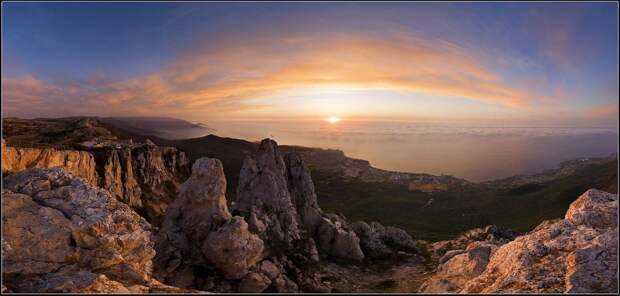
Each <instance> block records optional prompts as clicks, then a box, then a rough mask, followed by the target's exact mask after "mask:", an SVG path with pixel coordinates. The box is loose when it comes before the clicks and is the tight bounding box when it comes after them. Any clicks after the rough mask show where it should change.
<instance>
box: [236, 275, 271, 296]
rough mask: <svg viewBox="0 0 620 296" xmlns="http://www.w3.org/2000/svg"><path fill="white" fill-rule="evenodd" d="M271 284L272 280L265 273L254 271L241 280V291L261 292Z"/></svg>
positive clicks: (239, 289)
mask: <svg viewBox="0 0 620 296" xmlns="http://www.w3.org/2000/svg"><path fill="white" fill-rule="evenodd" d="M269 285H271V280H270V279H269V277H267V276H266V275H264V274H260V273H256V272H252V273H249V274H248V275H246V276H245V277H243V279H241V281H240V282H239V288H238V291H239V293H261V292H263V291H265V289H267V287H269Z"/></svg>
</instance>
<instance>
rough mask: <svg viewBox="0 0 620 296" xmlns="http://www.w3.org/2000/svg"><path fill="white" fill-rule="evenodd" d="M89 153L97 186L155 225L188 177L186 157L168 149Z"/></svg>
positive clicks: (132, 149)
mask: <svg viewBox="0 0 620 296" xmlns="http://www.w3.org/2000/svg"><path fill="white" fill-rule="evenodd" d="M92 153H93V154H94V155H95V160H96V163H97V171H98V174H99V186H101V187H102V188H104V189H107V190H109V191H110V192H111V193H112V194H113V195H114V196H115V197H116V198H117V199H118V200H121V201H123V202H125V203H127V204H128V205H130V206H131V207H132V208H134V209H135V210H137V211H138V212H140V213H141V214H142V215H143V216H144V217H146V218H147V220H148V221H149V222H151V223H152V224H154V225H159V224H161V222H162V221H163V217H164V212H165V211H166V208H167V206H168V205H169V204H170V203H171V202H172V201H173V200H174V199H175V198H176V195H177V193H178V192H179V186H180V184H181V183H182V182H183V181H184V180H185V179H186V178H187V177H188V176H189V161H188V160H187V157H185V153H183V152H181V151H178V150H177V149H175V148H171V147H159V146H155V145H150V144H148V145H141V146H134V147H131V148H128V147H126V148H121V149H116V148H105V149H97V150H93V152H92Z"/></svg>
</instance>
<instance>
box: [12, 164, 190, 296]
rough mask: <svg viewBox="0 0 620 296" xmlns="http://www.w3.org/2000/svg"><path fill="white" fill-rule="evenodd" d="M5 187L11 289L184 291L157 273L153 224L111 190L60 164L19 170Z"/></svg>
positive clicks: (38, 290) (35, 290)
mask: <svg viewBox="0 0 620 296" xmlns="http://www.w3.org/2000/svg"><path fill="white" fill-rule="evenodd" d="M3 187H4V188H5V189H3V192H2V215H3V223H2V232H3V238H2V240H3V245H2V250H3V262H2V267H3V268H2V277H3V284H5V285H6V286H7V288H9V289H10V290H11V291H14V292H128V291H129V292H135V291H137V290H140V291H153V289H155V290H157V289H162V290H170V291H181V290H175V289H176V288H174V287H168V286H166V285H163V284H161V283H159V282H158V281H156V280H153V279H152V276H151V274H152V261H151V259H152V258H153V256H154V255H155V251H154V249H153V243H152V242H151V239H150V237H151V232H150V225H149V224H148V222H147V221H146V220H144V218H142V217H140V216H139V215H138V214H137V213H135V212H134V211H133V210H132V209H131V208H130V207H129V206H127V205H126V204H124V203H122V202H119V201H117V200H116V198H114V197H113V196H112V195H111V194H110V193H109V192H108V191H106V190H103V189H101V188H97V187H94V186H92V185H91V184H89V183H88V182H86V181H85V180H84V179H82V178H78V177H74V176H73V175H71V174H69V173H67V172H66V171H65V170H64V169H62V168H52V169H39V168H31V169H27V170H25V171H22V172H18V173H14V174H11V175H9V176H5V178H4V180H3ZM42 238H45V239H42Z"/></svg>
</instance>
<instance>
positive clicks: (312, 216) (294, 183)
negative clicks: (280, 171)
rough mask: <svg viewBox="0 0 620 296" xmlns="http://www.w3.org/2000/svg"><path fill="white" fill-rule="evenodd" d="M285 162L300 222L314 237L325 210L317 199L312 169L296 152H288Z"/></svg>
mask: <svg viewBox="0 0 620 296" xmlns="http://www.w3.org/2000/svg"><path fill="white" fill-rule="evenodd" d="M284 162H285V164H286V168H287V184H288V189H289V192H290V194H291V200H292V202H293V205H294V206H295V209H296V211H297V214H298V215H299V220H300V223H301V224H302V225H303V227H304V228H305V230H306V232H307V234H308V236H310V237H314V236H315V234H316V231H317V229H318V227H319V223H320V222H321V218H322V216H323V211H322V210H321V208H320V207H319V203H318V201H317V197H316V193H315V191H314V183H313V182H312V177H311V176H310V170H309V169H308V167H307V166H306V165H305V163H304V161H303V159H302V158H301V156H300V155H299V154H296V153H288V154H286V155H285V156H284Z"/></svg>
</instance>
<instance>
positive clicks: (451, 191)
mask: <svg viewBox="0 0 620 296" xmlns="http://www.w3.org/2000/svg"><path fill="white" fill-rule="evenodd" d="M12 120H13V119H11V120H4V121H3V123H4V126H3V128H6V130H9V131H10V132H7V133H5V135H4V136H5V137H6V138H5V139H6V142H5V139H3V143H2V144H3V145H2V170H3V192H2V214H3V224H2V227H3V229H2V230H3V238H2V264H3V275H2V278H3V287H2V288H3V291H8V292H198V291H210V292H415V291H423V292H457V291H471V292H496V291H498V292H564V291H573V292H579V291H582V292H583V291H594V292H609V291H612V292H613V291H615V290H617V286H614V285H613V283H611V282H610V281H609V279H610V278H611V279H617V258H616V257H615V256H614V255H612V254H615V253H616V251H617V240H618V236H617V222H616V221H617V195H612V194H608V193H605V192H602V191H597V190H589V191H587V189H589V188H590V187H589V186H591V185H592V184H594V186H592V187H595V188H596V187H598V188H601V189H607V190H610V191H611V190H613V189H614V188H616V190H617V181H616V180H615V179H612V177H613V176H617V175H615V174H616V172H615V171H614V172H613V173H612V172H611V169H612V168H613V169H616V168H617V158H616V157H610V158H608V159H596V160H587V161H578V162H571V163H568V164H565V165H563V166H562V167H561V168H560V169H558V170H553V171H549V172H545V173H544V174H541V175H539V176H536V177H532V176H523V177H518V178H513V179H509V180H498V181H495V182H490V183H488V184H487V183H485V184H480V183H470V182H467V181H465V180H460V179H456V178H453V177H448V176H431V175H424V174H407V173H395V172H388V171H382V170H379V169H375V168H372V167H371V166H370V165H369V164H368V163H367V162H365V161H362V160H354V159H350V158H347V157H346V156H344V154H343V153H342V152H340V151H335V150H321V149H314V148H303V147H292V146H278V145H277V144H276V143H275V142H274V141H272V140H268V139H265V140H263V141H262V142H261V143H251V142H245V141H241V140H235V139H223V138H218V137H215V136H208V137H204V138H198V139H189V140H174V141H173V140H164V139H160V138H157V137H151V136H149V137H148V139H147V137H145V136H140V135H134V134H132V133H130V132H128V131H124V130H121V129H118V128H117V127H113V126H108V125H106V124H105V123H103V122H101V121H99V120H97V119H94V118H73V119H62V120H32V121H28V120H17V122H12ZM7 123H8V124H7ZM50 129H51V130H52V131H53V132H52V131H50ZM36 134H39V135H40V136H36ZM54 134H56V135H62V137H64V138H61V139H57V138H56V137H55V136H54ZM25 142H27V143H28V144H24V145H23V146H27V147H22V146H19V145H20V143H22V144H23V143H25ZM165 145H167V146H168V147H166V146H165ZM205 156H207V157H205ZM228 164H231V165H230V166H229V165H228ZM330 164H334V165H330ZM190 167H191V170H190ZM235 171H236V172H235ZM519 180H524V181H519ZM532 182H534V183H532ZM614 182H616V183H615V184H614ZM412 183H415V184H417V185H415V186H412V185H411V184H412ZM420 184H422V185H424V184H431V185H432V186H426V187H424V186H423V187H422V188H421V187H420V186H419V185H420ZM531 184H535V185H536V186H533V185H531ZM338 186H340V187H338ZM524 186H525V187H524ZM606 186H607V187H606ZM613 186H615V187H613ZM582 188H583V190H582ZM580 190H581V192H580V193H577V192H578V191H580ZM586 191H587V192H586ZM583 192H586V193H585V194H582V193H583ZM394 193H397V194H396V195H395V194H394ZM398 194H402V196H398ZM573 194H576V196H575V197H572V196H573ZM381 195H383V197H382V198H383V200H381V199H377V198H378V197H380V196H381ZM580 195H581V197H579V196H580ZM231 196H232V197H231ZM395 197H397V198H395ZM414 197H417V199H416V198H414ZM577 197H579V198H578V199H577ZM330 199H335V200H330ZM534 201H535V202H534ZM376 202H380V204H375V203H376ZM524 202H526V203H525V204H523V203H524ZM466 203H469V204H468V205H467V206H465V204H466ZM528 203H534V205H531V204H528ZM517 204H518V205H519V206H520V207H521V208H514V207H515V206H516V205H517ZM565 204H566V206H565V207H564V205H565ZM407 205H408V206H409V208H407V207H403V206H407ZM398 206H400V208H397V207H398ZM569 206H570V208H569ZM510 207H513V208H510ZM537 207H540V208H543V207H546V208H548V209H545V211H544V212H536V211H534V213H529V212H531V211H532V209H533V208H537ZM567 208H568V212H567ZM334 209H336V211H334ZM396 209H398V211H396ZM464 209H471V211H474V210H477V211H478V212H473V213H474V214H476V215H483V214H484V215H487V216H484V217H488V219H489V220H488V221H487V220H485V219H482V220H480V221H477V220H475V219H473V220H467V218H463V217H465V216H459V215H456V213H459V214H461V213H463V210H464ZM425 211H428V212H429V213H425ZM481 211H482V212H481ZM484 211H491V212H492V211H497V213H496V214H495V213H494V212H492V213H485V212H484ZM333 212H336V213H333ZM384 212H391V213H392V215H391V216H398V215H397V213H403V212H405V213H407V215H408V220H410V221H411V224H406V223H404V224H405V225H409V226H410V227H407V228H405V230H403V229H400V228H396V227H393V226H401V225H403V223H393V224H392V223H387V222H386V221H399V222H402V221H401V220H398V217H397V219H392V220H390V219H389V218H390V215H385V216H384ZM343 213H344V214H343ZM564 213H566V214H565V215H564ZM490 214H492V215H490ZM431 215H438V216H435V217H432V216H431ZM449 215H453V216H455V217H448V216H449ZM501 215H506V216H507V217H500V216H501ZM519 215H521V216H519ZM557 215H560V217H562V216H565V219H563V220H558V221H545V222H542V224H540V225H539V226H538V227H536V228H535V229H534V230H532V231H530V230H531V229H533V228H534V227H535V226H536V225H538V224H539V223H541V221H543V220H545V219H552V218H556V216H557ZM369 217H370V219H368V218H369ZM376 217H381V218H384V219H375V218H376ZM352 218H353V219H352ZM515 218H518V219H517V221H510V220H515ZM519 219H521V220H519ZM362 220H365V221H368V222H363V221H362ZM377 220H381V221H377ZM444 220H447V221H444ZM612 220H613V223H612V222H611V221H612ZM353 221H357V222H353ZM372 221H374V222H372ZM432 221H434V222H435V223H436V224H438V225H430V224H428V225H426V226H424V225H425V224H424V223H429V222H432ZM463 221H470V222H468V223H462V222H463ZM471 221H473V222H471ZM503 221H506V222H508V223H504V222H503ZM490 222H493V223H496V224H499V225H497V226H496V225H490V226H486V225H487V224H490ZM497 222H500V223H497ZM449 223H457V224H458V223H462V224H459V225H458V226H448V224H449ZM506 224H510V225H517V226H519V227H514V228H516V231H515V230H511V229H509V228H506ZM532 224H533V225H532ZM388 225H390V226H388ZM421 225H422V226H421ZM471 225H473V226H475V227H480V226H486V227H483V228H476V229H471V230H468V231H461V230H460V229H463V228H464V227H469V226H471ZM529 225H532V226H531V227H530V226H529ZM425 227H426V228H425ZM440 227H444V228H445V229H443V232H438V235H431V234H432V232H430V231H429V229H439V228H440ZM475 227H469V228H475ZM528 227H529V228H528ZM466 229H468V228H465V229H463V230H466ZM438 231H440V230H438ZM528 231H529V232H528ZM526 232H527V233H526ZM417 233H422V234H423V235H420V236H418V235H414V236H413V237H412V236H411V234H417ZM41 237H45V238H46V239H45V240H43V241H42V240H41ZM429 238H431V239H430V240H429ZM421 239H426V240H421ZM440 239H449V240H443V241H437V240H440ZM614 242H615V244H614ZM506 262H508V263H506ZM592 274H594V275H595V276H594V277H593V276H592ZM599 274H600V276H599ZM524 280H527V281H530V282H531V284H529V285H527V286H523V285H516V284H515V283H522V282H523V281H524ZM613 282H614V283H615V281H613ZM487 287H491V288H487Z"/></svg>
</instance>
